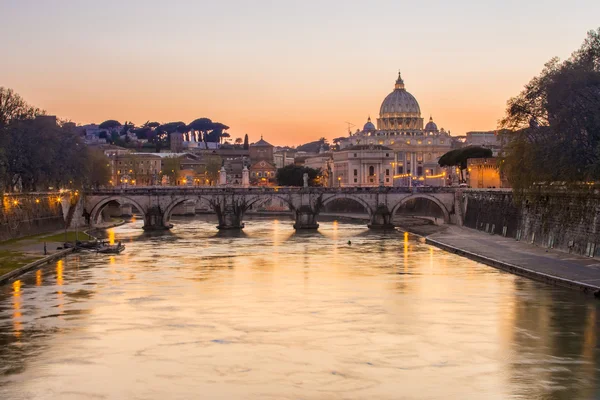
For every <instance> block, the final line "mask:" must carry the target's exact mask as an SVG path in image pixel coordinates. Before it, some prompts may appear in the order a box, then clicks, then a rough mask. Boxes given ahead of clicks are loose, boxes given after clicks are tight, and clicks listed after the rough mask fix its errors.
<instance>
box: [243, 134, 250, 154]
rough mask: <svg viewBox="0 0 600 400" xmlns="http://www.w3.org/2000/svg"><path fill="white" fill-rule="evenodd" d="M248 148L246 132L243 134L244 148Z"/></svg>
mask: <svg viewBox="0 0 600 400" xmlns="http://www.w3.org/2000/svg"><path fill="white" fill-rule="evenodd" d="M249 148H250V145H249V144H248V134H247V133H246V134H245V135H244V150H248V149H249Z"/></svg>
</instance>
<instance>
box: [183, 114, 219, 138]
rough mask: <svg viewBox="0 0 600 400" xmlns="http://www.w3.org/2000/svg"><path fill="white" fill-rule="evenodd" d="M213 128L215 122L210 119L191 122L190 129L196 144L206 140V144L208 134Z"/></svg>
mask: <svg viewBox="0 0 600 400" xmlns="http://www.w3.org/2000/svg"><path fill="white" fill-rule="evenodd" d="M212 127H213V122H212V121H211V120H210V119H208V118H198V119H195V120H193V121H192V122H190V124H189V125H188V128H189V129H190V131H191V132H192V134H193V135H194V138H195V140H196V142H200V141H201V140H203V139H204V141H205V142H206V134H207V133H208V131H210V130H211V129H212Z"/></svg>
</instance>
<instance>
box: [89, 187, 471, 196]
mask: <svg viewBox="0 0 600 400" xmlns="http://www.w3.org/2000/svg"><path fill="white" fill-rule="evenodd" d="M459 189H462V188H455V187H408V186H406V187H386V186H383V187H320V186H311V187H307V188H304V187H296V186H276V187H248V188H242V187H239V186H238V187H236V186H210V187H198V186H130V187H118V188H105V189H90V190H87V191H86V192H85V193H86V194H88V195H119V194H125V193H127V194H129V195H148V194H151V195H166V194H169V195H172V194H180V195H218V194H297V193H314V194H319V193H324V194H325V193H328V194H329V193H347V194H352V193H354V194H358V193H365V194H366V193H453V192H455V191H456V190H459Z"/></svg>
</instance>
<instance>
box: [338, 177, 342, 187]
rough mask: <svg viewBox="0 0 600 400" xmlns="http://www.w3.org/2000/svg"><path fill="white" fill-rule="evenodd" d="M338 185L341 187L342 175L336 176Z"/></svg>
mask: <svg viewBox="0 0 600 400" xmlns="http://www.w3.org/2000/svg"><path fill="white" fill-rule="evenodd" d="M338 187H342V177H341V176H338Z"/></svg>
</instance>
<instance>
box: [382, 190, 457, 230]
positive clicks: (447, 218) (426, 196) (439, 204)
mask: <svg viewBox="0 0 600 400" xmlns="http://www.w3.org/2000/svg"><path fill="white" fill-rule="evenodd" d="M417 199H425V200H429V201H430V202H432V203H434V204H435V205H437V207H438V208H439V209H440V210H441V211H442V214H443V215H444V223H446V224H448V223H450V212H449V211H448V209H447V208H446V206H445V205H444V203H442V202H441V201H440V200H439V199H438V198H436V197H435V196H431V195H429V194H425V193H415V194H411V195H410V196H407V197H405V198H403V199H402V200H400V201H399V202H398V203H397V204H396V205H395V206H394V207H393V208H392V216H393V215H396V212H397V211H398V210H399V209H400V207H402V206H403V205H404V204H406V203H408V202H409V201H411V200H417Z"/></svg>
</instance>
